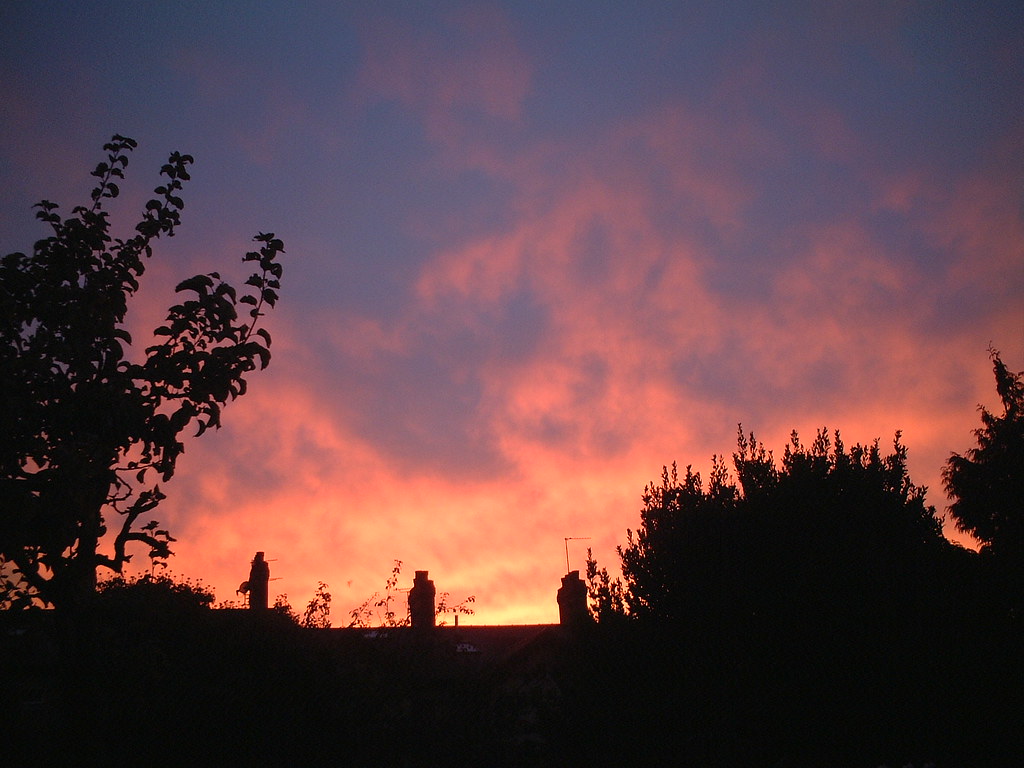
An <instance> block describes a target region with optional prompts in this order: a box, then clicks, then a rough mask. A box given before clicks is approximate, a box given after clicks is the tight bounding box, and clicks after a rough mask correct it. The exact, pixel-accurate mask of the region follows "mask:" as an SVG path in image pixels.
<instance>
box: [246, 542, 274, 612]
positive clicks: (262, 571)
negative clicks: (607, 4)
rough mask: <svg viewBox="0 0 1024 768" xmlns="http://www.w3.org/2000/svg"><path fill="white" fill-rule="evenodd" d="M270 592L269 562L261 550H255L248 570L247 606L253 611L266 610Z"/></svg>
mask: <svg viewBox="0 0 1024 768" xmlns="http://www.w3.org/2000/svg"><path fill="white" fill-rule="evenodd" d="M269 592H270V563H268V562H267V561H266V559H265V558H264V556H263V553H262V552H257V553H256V557H254V558H253V559H252V568H251V569H250V570H249V608H250V609H251V610H253V611H265V610H267V604H268V597H269Z"/></svg>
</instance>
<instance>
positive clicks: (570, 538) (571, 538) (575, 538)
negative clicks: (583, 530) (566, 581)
mask: <svg viewBox="0 0 1024 768" xmlns="http://www.w3.org/2000/svg"><path fill="white" fill-rule="evenodd" d="M562 539H563V541H565V572H566V573H568V572H569V542H570V541H590V537H589V536H563V537H562Z"/></svg>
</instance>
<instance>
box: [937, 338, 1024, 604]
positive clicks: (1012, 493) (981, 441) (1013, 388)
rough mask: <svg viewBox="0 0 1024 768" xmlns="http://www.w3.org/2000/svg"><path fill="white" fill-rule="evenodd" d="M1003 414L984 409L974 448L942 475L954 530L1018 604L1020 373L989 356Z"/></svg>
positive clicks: (1022, 573)
mask: <svg viewBox="0 0 1024 768" xmlns="http://www.w3.org/2000/svg"><path fill="white" fill-rule="evenodd" d="M990 354H991V357H992V368H993V372H994V373H995V379H996V392H997V393H998V395H999V400H1000V402H1001V403H1002V407H1003V412H1002V414H1001V415H996V414H994V413H992V412H991V411H989V410H988V409H987V408H985V407H984V406H979V408H978V410H979V411H980V412H981V424H982V426H981V428H979V429H976V430H974V436H975V439H976V440H977V443H978V445H977V447H976V448H971V449H969V450H968V451H966V453H965V454H964V455H962V456H961V455H960V454H958V453H954V454H953V455H952V456H950V457H949V460H948V461H947V462H946V466H945V468H944V469H943V473H942V479H943V483H944V484H945V487H946V493H947V494H948V495H949V497H950V499H951V500H952V504H950V507H949V512H950V514H951V515H952V516H953V519H954V520H955V521H956V526H957V529H958V530H960V531H963V532H965V533H969V534H971V535H972V536H974V537H975V538H976V539H977V540H978V541H979V542H981V546H982V552H984V553H985V554H988V555H991V556H992V559H993V560H994V561H995V562H996V564H997V566H998V567H999V568H1000V570H1002V571H1003V572H1004V573H1005V574H1006V576H1008V577H1010V578H1011V579H1012V580H1013V585H1014V591H1015V592H1016V599H1017V600H1018V601H1019V600H1020V593H1021V588H1022V586H1024V382H1022V380H1021V377H1022V376H1024V372H1020V373H1014V372H1012V371H1010V370H1008V369H1007V368H1006V365H1005V364H1004V363H1003V361H1002V360H1001V359H1000V357H999V352H998V351H996V350H994V349H993V350H990Z"/></svg>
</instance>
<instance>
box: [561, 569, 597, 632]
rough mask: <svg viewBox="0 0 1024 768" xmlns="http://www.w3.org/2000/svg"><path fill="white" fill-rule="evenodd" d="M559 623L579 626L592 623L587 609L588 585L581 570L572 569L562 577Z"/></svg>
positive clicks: (565, 625)
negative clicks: (582, 577)
mask: <svg viewBox="0 0 1024 768" xmlns="http://www.w3.org/2000/svg"><path fill="white" fill-rule="evenodd" d="M558 623H559V624H561V625H562V626H563V627H579V626H583V625H585V624H588V623H590V612H589V611H588V610H587V585H586V584H585V583H584V582H583V579H581V578H580V572H579V571H570V572H569V573H567V574H566V575H565V576H563V577H562V586H561V587H560V588H559V590H558Z"/></svg>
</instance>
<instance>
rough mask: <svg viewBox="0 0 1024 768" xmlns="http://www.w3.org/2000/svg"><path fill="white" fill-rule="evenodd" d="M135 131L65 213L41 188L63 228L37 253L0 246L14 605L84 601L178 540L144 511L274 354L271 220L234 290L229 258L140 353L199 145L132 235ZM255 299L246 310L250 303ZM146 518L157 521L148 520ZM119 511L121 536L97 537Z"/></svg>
mask: <svg viewBox="0 0 1024 768" xmlns="http://www.w3.org/2000/svg"><path fill="white" fill-rule="evenodd" d="M135 146H136V142H135V141H133V140H132V139H129V138H126V137H124V136H114V137H113V138H112V139H111V141H110V142H109V143H108V144H106V145H105V146H104V149H105V151H106V152H107V153H108V154H107V159H106V161H105V162H101V163H100V164H99V165H97V166H96V168H95V170H93V171H92V175H93V176H94V177H96V178H97V179H98V183H97V185H96V187H95V188H94V189H93V190H92V194H91V199H92V203H91V205H88V206H77V207H76V208H74V209H73V210H72V212H71V216H69V217H67V218H62V216H61V215H60V214H59V213H58V206H57V205H56V204H55V203H52V202H49V201H46V200H44V201H42V202H41V203H39V204H38V205H37V206H36V207H37V208H38V209H39V210H38V212H37V213H36V216H37V218H39V219H40V220H41V221H42V222H44V223H45V224H47V225H49V227H50V228H51V229H52V234H51V235H50V236H49V237H46V238H44V239H42V240H39V241H38V242H37V243H36V244H35V247H34V249H33V251H32V253H30V254H25V253H20V252H18V253H11V254H8V255H6V256H4V257H3V259H2V260H0V386H2V388H3V389H2V393H0V434H2V435H3V441H2V448H0V574H2V576H3V586H4V595H3V597H4V599H5V600H6V602H7V603H8V604H9V605H22V606H23V605H28V604H32V603H33V602H36V603H38V602H43V603H46V604H52V605H55V606H62V605H67V604H79V603H82V602H84V601H86V600H88V599H89V595H91V594H92V593H93V592H94V591H95V587H96V572H97V569H98V568H100V567H106V568H109V569H111V570H112V571H114V572H118V573H119V572H121V570H122V567H123V565H124V564H125V563H126V562H127V561H128V560H129V559H130V558H131V554H130V553H129V552H128V551H127V550H128V547H129V545H131V544H133V543H138V544H141V545H143V546H145V547H147V548H148V553H149V556H150V557H152V558H165V557H167V556H168V555H169V554H171V550H170V546H169V545H170V543H171V542H172V541H173V540H174V539H173V538H172V537H171V534H170V532H169V531H167V530H166V529H161V528H160V527H159V524H158V523H157V521H155V520H152V519H150V520H146V519H147V518H148V517H149V515H150V513H152V511H153V510H154V509H155V508H156V507H157V505H158V504H159V503H160V501H161V500H162V499H163V498H164V494H163V492H162V491H161V489H160V486H159V484H158V483H157V482H156V481H157V480H159V481H162V482H166V481H167V480H170V478H171V476H172V475H173V474H174V470H175V464H176V461H177V459H178V456H179V455H180V454H181V453H182V451H183V450H184V443H183V442H182V435H183V433H184V431H185V430H186V429H188V428H189V427H190V426H193V425H194V426H195V427H196V428H197V434H202V433H203V432H204V431H205V430H207V429H208V428H210V427H219V426H220V412H221V407H222V406H223V405H224V404H225V403H226V402H227V401H228V400H232V399H234V398H236V397H238V396H240V395H242V394H244V393H245V390H246V380H245V376H246V374H248V373H249V372H250V371H253V370H254V369H256V368H257V367H259V368H264V367H266V365H267V363H268V362H269V360H270V352H269V347H270V341H271V339H270V334H269V333H268V332H267V331H266V330H265V329H264V328H262V327H260V319H261V317H262V316H263V314H264V310H265V309H266V308H267V307H272V306H274V304H275V303H276V301H277V297H278V294H277V291H278V289H279V287H280V283H279V280H280V277H281V271H282V268H281V264H280V263H279V262H278V256H279V254H281V253H282V252H283V250H284V248H283V244H282V242H281V241H280V240H278V239H277V238H276V237H275V236H274V235H273V234H272V233H267V234H262V233H261V234H259V235H257V236H256V237H255V238H254V240H255V241H256V242H257V243H259V249H258V250H257V251H253V252H250V253H247V254H246V255H245V256H244V258H243V261H245V262H251V263H253V264H254V266H255V267H256V271H255V272H254V274H253V275H252V276H251V277H250V278H249V279H248V280H247V281H246V286H248V291H247V292H246V293H244V294H243V295H242V296H240V297H239V296H238V295H237V292H236V290H235V289H234V288H233V287H232V286H230V285H228V284H227V283H225V282H223V281H221V279H220V276H219V275H218V274H217V273H216V272H211V273H209V274H204V275H196V276H195V277H192V278H190V279H188V280H185V281H184V282H182V283H180V284H179V285H178V286H177V291H178V292H180V293H185V294H186V295H188V296H189V298H187V299H185V300H183V301H182V302H181V303H180V304H176V305H174V306H172V307H171V308H170V311H169V313H168V315H167V320H166V323H165V324H164V325H162V326H160V327H159V328H157V329H156V330H155V331H154V333H155V335H156V336H157V337H159V339H160V341H159V342H158V343H156V344H154V345H153V346H150V347H147V348H146V349H145V353H144V355H138V354H135V355H132V354H131V352H132V349H133V348H132V338H131V336H130V335H129V333H128V331H127V330H126V328H125V316H126V313H127V311H128V303H129V299H131V298H132V297H133V296H134V295H135V293H136V292H137V291H138V289H139V279H140V278H141V277H142V274H143V272H144V271H145V265H146V259H147V258H148V257H149V256H151V255H152V251H153V241H154V240H156V239H158V238H160V237H162V236H165V235H166V236H168V237H170V236H173V235H174V232H175V228H176V227H177V226H178V225H179V224H180V220H181V216H180V215H181V210H182V208H183V207H184V202H183V201H182V198H181V197H180V193H181V190H182V187H183V184H184V182H186V181H188V180H189V173H188V167H189V165H191V164H192V157H191V156H189V155H182V154H180V153H178V152H174V153H172V154H171V155H170V157H169V158H168V161H167V163H166V164H165V165H164V166H163V167H162V168H161V170H160V173H161V175H162V176H164V177H165V181H164V182H163V183H162V184H160V185H159V186H158V187H156V189H155V194H156V196H155V197H154V198H153V199H151V200H149V201H148V202H147V203H146V205H145V210H144V213H143V215H142V217H141V220H140V221H139V222H138V224H137V225H136V226H135V233H134V234H133V235H132V236H131V237H129V238H128V239H127V240H121V239H115V238H113V237H112V236H111V234H110V222H109V220H108V213H107V210H106V205H107V203H108V201H110V200H112V199H114V198H116V197H117V196H118V194H119V191H120V190H119V187H118V181H119V180H122V179H123V178H124V170H125V168H126V167H127V165H128V154H129V153H130V152H131V151H132V150H133V149H134V148H135ZM238 303H242V304H247V305H249V307H250V309H249V311H248V315H247V317H243V318H239V316H238V312H237V309H238V308H237V304H238ZM143 521H145V522H143ZM111 524H112V525H113V528H114V535H113V538H112V542H111V547H112V551H110V552H109V553H103V552H101V551H100V542H101V539H102V538H103V537H104V535H105V534H106V533H107V527H108V525H111Z"/></svg>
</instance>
